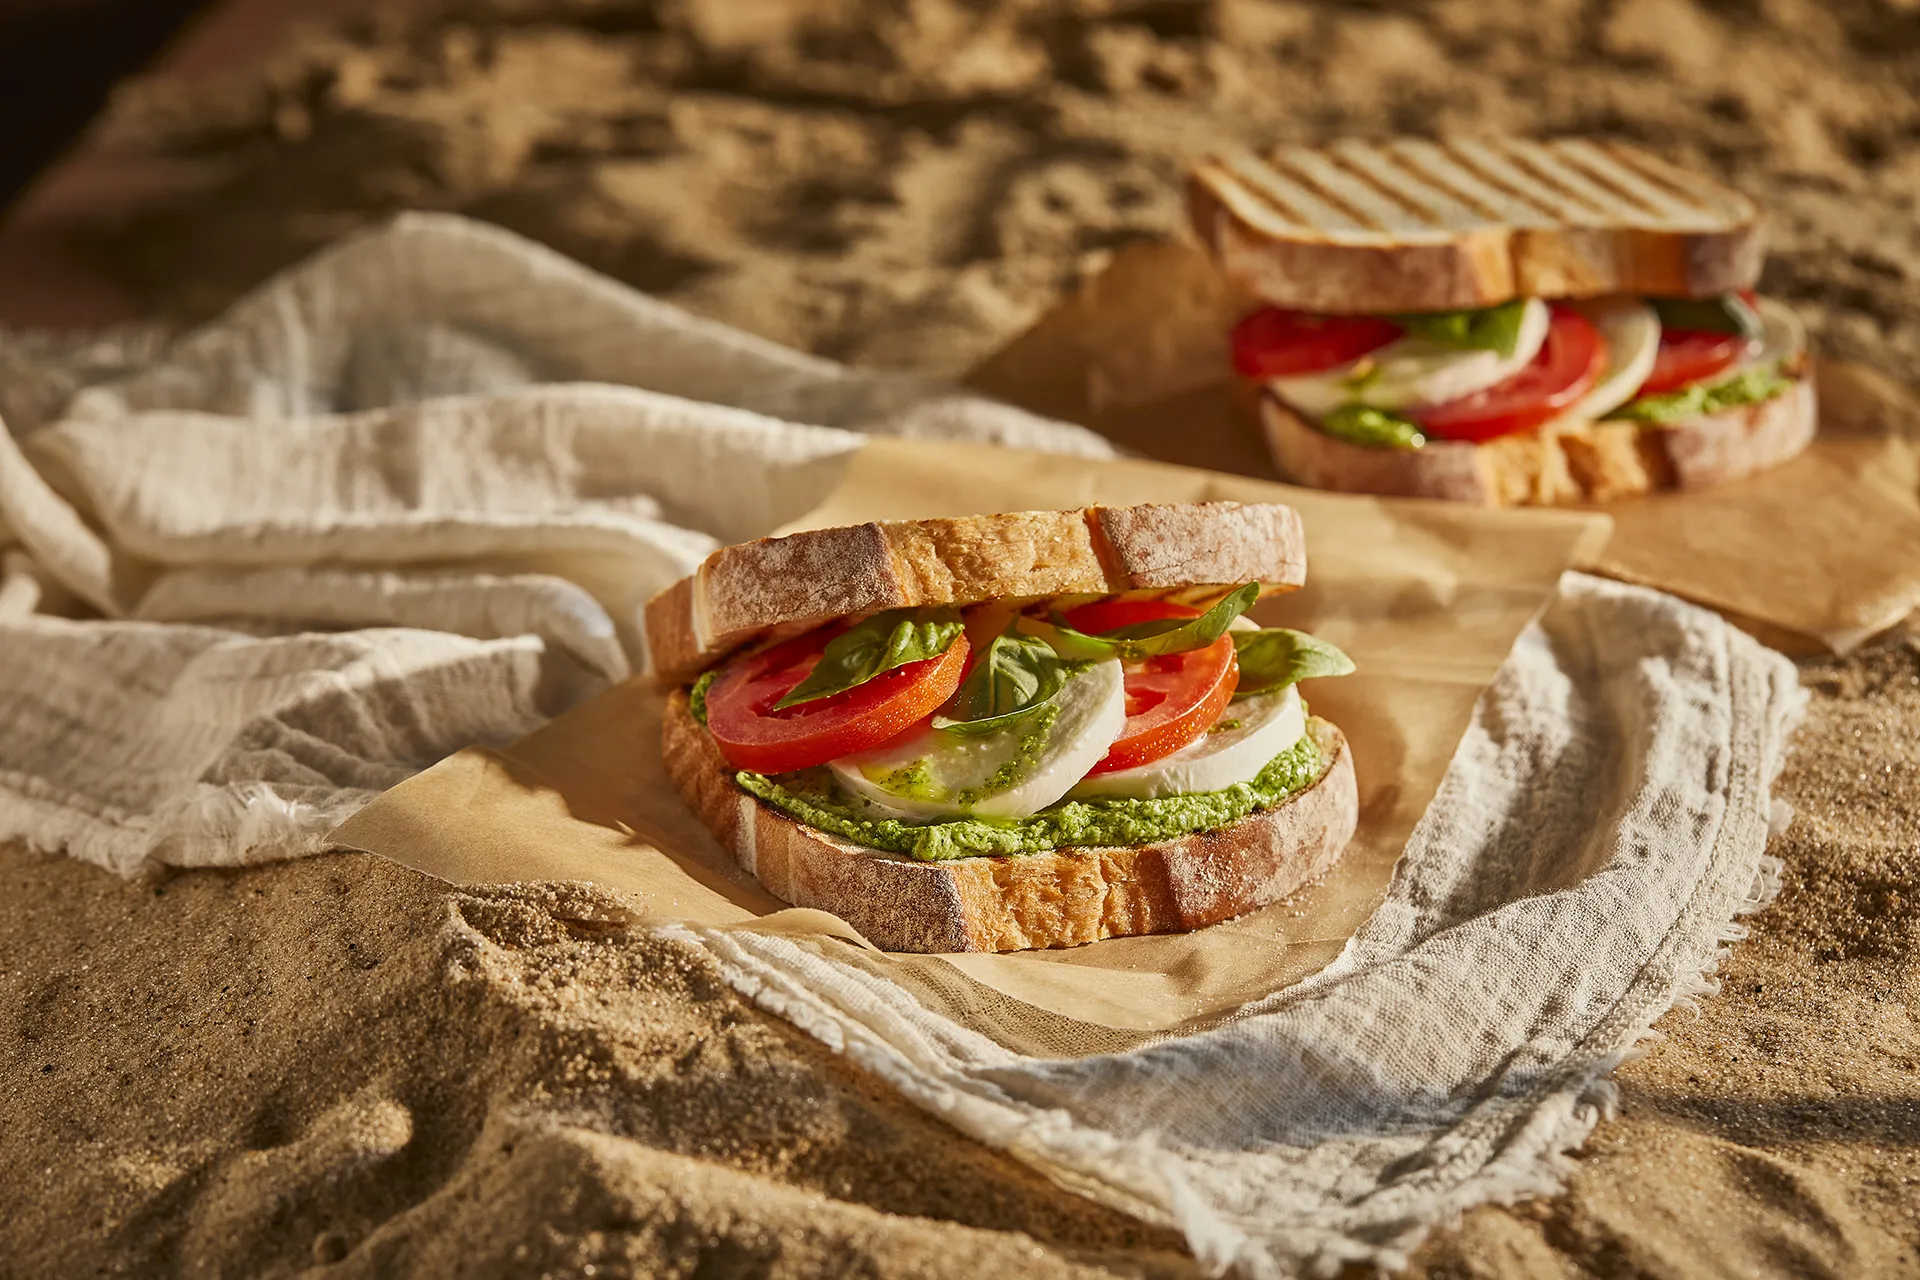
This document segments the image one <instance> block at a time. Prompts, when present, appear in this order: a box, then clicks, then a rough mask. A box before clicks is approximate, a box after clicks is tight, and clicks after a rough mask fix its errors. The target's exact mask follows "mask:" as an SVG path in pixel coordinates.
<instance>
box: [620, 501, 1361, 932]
mask: <svg viewBox="0 0 1920 1280" xmlns="http://www.w3.org/2000/svg"><path fill="white" fill-rule="evenodd" d="M1305 578H1306V554H1305V549H1304V544H1303V535H1302V532H1301V528H1300V519H1299V516H1298V514H1297V513H1296V512H1294V511H1293V509H1292V508H1290V507H1285V506H1278V505H1268V504H1241V503H1233V502H1207V503H1195V504H1151V505H1141V506H1123V507H1091V508H1087V509H1084V510H1078V511H1031V512H1021V513H1016V514H1008V515H992V516H975V517H968V518H964V519H931V520H912V521H901V522H890V523H878V524H863V525H854V526H849V527H843V528H833V529H820V530H814V531H809V532H803V533H795V534H791V535H788V536H785V537H778V538H765V539H761V540H759V541H757V542H749V543H744V544H741V545H739V546H732V547H725V548H722V549H721V550H719V551H716V552H714V553H713V554H712V555H711V556H709V557H708V558H707V559H706V561H705V562H704V563H702V564H701V565H700V567H699V569H698V570H697V571H696V572H695V573H694V574H692V575H691V576H690V577H687V578H684V579H682V580H681V581H679V582H677V583H675V584H674V585H673V586H672V587H670V588H668V589H667V590H666V591H664V592H662V593H661V594H660V595H658V596H656V597H654V598H653V599H652V600H650V601H649V602H648V604H647V607H646V628H647V638H648V643H649V646H650V655H651V659H652V663H653V669H654V673H655V677H656V679H657V680H658V681H660V682H661V683H662V685H663V686H664V687H665V688H666V689H667V691H668V696H667V700H666V709H665V722H664V728H663V731H662V741H661V747H662V751H663V753H664V758H665V763H666V768H667V772H668V774H669V776H670V777H671V778H672V779H673V782H674V785H675V786H676V787H677V788H678V790H679V792H680V794H681V795H682V796H683V797H684V798H685V800H686V802H687V804H688V805H689V806H690V807H691V808H692V809H693V810H694V811H695V812H697V813H698V814H699V816H700V818H701V820H702V821H703V822H704V823H705V824H706V826H707V827H708V829H709V830H711V831H712V832H713V834H714V836H715V837H716V838H717V839H718V840H719V842H720V843H721V844H722V845H723V846H725V847H726V848H727V849H728V850H730V851H731V853H732V855H733V857H734V858H735V860H736V861H737V862H738V863H739V865H740V866H741V867H742V868H743V869H744V870H745V871H746V872H748V873H749V874H751V875H752V876H754V877H755V878H756V879H757V880H758V881H759V882H760V883H761V885H763V886H764V887H765V888H766V889H768V890H769V891H770V892H771V893H772V894H773V895H774V896H775V897H777V898H780V899H783V900H784V901H786V902H788V903H791V904H793V905H794V906H799V907H814V908H819V909H823V910H826V911H831V912H833V913H835V914H837V915H839V916H840V917H842V918H843V919H845V920H846V921H847V922H848V923H850V924H851V925H853V927H854V928H856V929H857V930H859V931H860V933H861V934H862V935H863V936H864V937H865V938H866V939H867V940H868V941H870V942H872V943H873V944H874V945H876V946H878V947H881V948H882V949H884V950H889V951H917V952H955V951H1017V950H1024V949H1027V948H1036V947H1065V946H1074V945H1078V944H1081V943H1086V942H1093V941H1096V940H1098V939H1102V938H1111V937H1119V936H1126V935H1135V934H1147V933H1164V932H1173V931H1184V930H1192V929H1198V928H1201V927H1203V926H1206V925H1210V924H1214V923H1216V922H1218V921H1221V920H1225V919H1228V918H1230V917H1233V916H1237V915H1241V914H1243V913H1245V912H1247V911H1251V910H1253V909H1254V908H1256V907H1260V906H1263V905H1265V904H1267V903H1270V902H1274V901H1277V900H1278V899H1280V898H1283V897H1286V896H1287V895H1289V894H1291V893H1293V892H1294V891H1295V890H1297V889H1299V888H1300V887H1301V886H1303V885H1305V884H1307V883H1308V882H1310V881H1312V880H1314V879H1316V878H1318V877H1319V876H1321V875H1322V874H1324V873H1325V872H1326V871H1327V869H1328V868H1329V867H1330V866H1332V865H1333V863H1334V862H1335V860H1336V859H1337V858H1338V857H1339V856H1340V853H1341V850H1342V849H1343V848H1345V846H1346V843H1347V841H1348V839H1349V837H1351V835H1352V834H1353V830H1354V825H1355V822H1356V821H1357V816H1358V793H1357V791H1356V789H1355V783H1354V774H1353V764H1352V759H1351V754H1350V752H1349V750H1348V747H1347V743H1346V739H1345V738H1344V737H1343V736H1342V735H1341V733H1340V730H1339V729H1337V728H1335V727H1334V726H1333V725H1332V724H1330V723H1328V722H1327V721H1325V720H1322V719H1319V718H1317V717H1315V716H1314V715H1312V714H1311V712H1310V711H1309V709H1308V707H1307V704H1306V702H1305V700H1304V699H1303V698H1302V697H1301V691H1300V688H1299V684H1300V682H1301V681H1302V680H1305V679H1313V678H1320V677H1329V676H1337V675H1343V674H1346V673H1347V672H1349V671H1351V670H1352V669H1353V664H1352V663H1351V662H1350V661H1349V660H1348V659H1347V657H1346V656H1345V655H1344V654H1342V653H1341V652H1340V651H1339V650H1338V649H1336V648H1334V647H1333V646H1331V645H1329V644H1326V643H1325V642H1323V641H1320V640H1317V639H1315V638H1314V637H1312V636H1309V635H1306V634H1304V633H1301V632H1298V631H1291V630H1287V629H1284V628H1262V627H1259V626H1257V625H1255V624H1254V623H1253V622H1252V621H1251V620H1249V619H1248V618H1247V617H1246V616H1245V614H1246V610H1247V609H1248V608H1249V607H1250V606H1251V605H1252V604H1253V603H1254V602H1255V601H1256V600H1258V599H1260V598H1261V597H1262V596H1265V595H1273V594H1275V593H1279V592H1285V591H1291V590H1294V589H1295V588H1298V587H1299V586H1300V585H1301V584H1302V583H1303V582H1304V581H1305Z"/></svg>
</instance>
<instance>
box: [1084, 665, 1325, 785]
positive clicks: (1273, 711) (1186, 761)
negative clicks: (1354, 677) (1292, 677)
mask: <svg viewBox="0 0 1920 1280" xmlns="http://www.w3.org/2000/svg"><path fill="white" fill-rule="evenodd" d="M1306 731H1307V715H1306V709H1305V707H1304V706H1303V704H1302V703H1301V701H1300V691H1299V690H1298V689H1297V688H1295V687H1293V686H1292V685H1289V686H1287V688H1285V689H1283V690H1282V691H1280V692H1279V693H1272V694H1262V695H1260V696H1258V697H1253V698H1244V699H1242V700H1240V701H1239V702H1230V703H1228V704H1227V709H1226V710H1225V711H1224V712H1222V713H1221V716H1220V719H1219V721H1218V722H1217V723H1216V724H1215V725H1214V726H1213V728H1212V730H1211V731H1209V732H1208V733H1207V734H1206V735H1205V736H1204V737H1202V738H1201V739H1200V740H1199V741H1198V742H1192V743H1188V744H1187V745H1186V746H1184V747H1182V748H1181V749H1180V750H1178V751H1176V752H1174V753H1173V754H1172V755H1170V756H1163V757H1161V758H1160V759H1158V760H1155V761H1153V762H1152V763H1151V764H1143V765H1138V766H1136V767H1134V768H1132V769H1116V770H1114V771H1113V772H1112V773H1101V774H1096V775H1094V776H1093V777H1091V778H1085V779H1083V780H1082V781H1081V782H1080V785H1078V786H1076V787H1075V788H1074V789H1073V790H1072V791H1071V792H1069V793H1068V794H1069V795H1071V796H1072V797H1073V798H1074V799H1076V800H1085V799H1092V798H1095V797H1113V796H1124V797H1127V798H1130V799H1136V800H1152V799H1154V798H1156V797H1159V796H1180V795H1194V794H1196V793H1199V792H1203V791H1224V790H1225V789H1226V788H1228V787H1231V786H1233V785H1234V784H1235V783H1239V782H1251V781H1253V780H1254V779H1255V778H1256V777H1258V776H1259V774H1260V771H1261V770H1262V769H1264V768H1266V767H1267V765H1268V764H1269V763H1271V762H1272V760H1273V758H1274V757H1275V756H1277V755H1279V754H1280V753H1281V752H1283V751H1285V750H1287V748H1289V747H1291V746H1293V745H1294V744H1295V743H1296V742H1298V741H1300V737H1301V735H1302V734H1304V733H1306Z"/></svg>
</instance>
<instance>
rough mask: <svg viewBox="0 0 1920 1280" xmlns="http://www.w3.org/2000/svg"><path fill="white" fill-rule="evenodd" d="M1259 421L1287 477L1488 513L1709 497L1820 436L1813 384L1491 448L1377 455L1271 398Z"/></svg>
mask: <svg viewBox="0 0 1920 1280" xmlns="http://www.w3.org/2000/svg"><path fill="white" fill-rule="evenodd" d="M1260 417H1261V425H1262V426H1263V428H1264V429H1265V431H1266V435H1267V443H1268V446H1269V447H1270V448H1271V449H1272V451H1273V460H1274V463H1275V465H1276V466H1278V467H1279V468H1280V472H1281V474H1282V475H1284V476H1286V477H1287V478H1288V479H1290V480H1292V481H1294V482H1295V483H1297V484H1305V485H1311V486H1313V487H1314V488H1317V489H1337V490H1341V491H1344V492H1347V493H1377V494H1383V495H1386V496H1389V497H1401V498H1446V499H1451V500H1453V501H1456V502H1476V503H1480V504H1482V505H1484V506H1494V507H1517V506H1552V505H1564V504H1575V503H1587V502H1610V501H1612V500H1614V499H1617V498H1630V497H1635V496H1638V495H1640V494H1645V493H1652V492H1654V491H1656V490H1660V489H1704V488H1708V487H1710V486H1712V485H1717V484H1725V483H1727V482H1728V481H1731V480H1738V479H1741V478H1742V477H1744V476H1750V475H1753V474H1754V473H1756V472H1759V471H1764V470H1766V469H1767V468H1769V467H1775V466H1778V465H1779V464H1781V463H1782V462H1785V461H1787V460H1788V459H1789V458H1792V457H1793V456H1794V455H1796V454H1798V453H1799V452H1801V450H1803V449H1805V448H1806V447H1807V445H1808V444H1809V443H1810V442H1811V441H1812V440H1813V435H1814V427H1815V423H1816V419H1817V417H1818V415H1817V412H1816V409H1815V403H1814V391H1813V384H1812V383H1811V382H1810V381H1808V380H1807V379H1806V378H1804V377H1803V378H1800V379H1798V380H1797V381H1796V382H1795V383H1794V385H1793V387H1792V388H1791V389H1789V390H1787V391H1784V392H1782V393H1781V394H1780V395H1777V396H1774V397H1773V398H1772V399H1769V400H1763V401H1761V402H1760V403H1759V404H1750V405H1741V406H1739V407H1737V408H1732V409H1723V410H1721V411H1720V412H1718V413H1709V414H1701V415H1698V416H1696V417H1692V418H1687V419H1684V420H1682V421H1679V422H1674V423H1668V424H1665V425H1662V426H1643V425H1641V424H1639V423H1635V422H1624V421H1620V422H1605V421H1603V422H1586V423H1578V424H1567V425H1554V424H1549V425H1548V426H1547V427H1545V428H1542V429H1541V430H1540V431H1538V432H1528V433H1524V434H1521V435H1513V436H1503V437H1501V438H1499V439H1497V440H1491V441H1488V442H1487V443H1485V444H1467V443H1464V442H1460V441H1451V440H1436V441H1430V442H1429V443H1428V444H1427V445H1426V447H1425V448H1422V449H1373V448H1367V447H1366V446H1363V445H1357V444H1350V443H1348V442H1347V441H1345V440H1340V439H1337V438H1336V437H1334V436H1330V435H1328V434H1326V433H1325V432H1323V431H1321V430H1319V429H1318V428H1316V427H1314V426H1312V425H1311V424H1310V423H1308V422H1307V420H1306V419H1305V418H1303V417H1301V416H1300V414H1298V413H1297V412H1295V411H1294V410H1293V409H1291V408H1289V407H1288V406H1287V405H1285V404H1283V403H1281V402H1280V401H1279V400H1278V399H1276V398H1275V397H1274V396H1273V395H1271V394H1265V395H1263V396H1262V397H1261V401H1260Z"/></svg>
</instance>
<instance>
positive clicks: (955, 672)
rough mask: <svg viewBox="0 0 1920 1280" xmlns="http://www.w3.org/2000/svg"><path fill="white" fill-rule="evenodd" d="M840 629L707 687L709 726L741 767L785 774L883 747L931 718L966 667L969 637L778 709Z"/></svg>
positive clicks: (762, 656)
mask: <svg viewBox="0 0 1920 1280" xmlns="http://www.w3.org/2000/svg"><path fill="white" fill-rule="evenodd" d="M840 631H841V628H839V627H822V628H821V629H819V630H818V631H810V632H808V633H807V634H806V635H804V636H801V637H799V638H798V639H796V640H789V641H787V642H786V643H785V644H779V645H775V646H774V647H773V648H771V649H767V650H765V651H764V652H761V653H756V654H752V655H750V656H748V657H745V658H742V659H740V660H739V661H737V662H735V663H734V664H733V665H731V666H729V667H728V668H727V669H726V670H725V671H723V672H722V673H721V674H720V678H719V679H717V680H715V681H714V682H713V684H712V685H711V686H710V687H709V688H708V689H707V731H708V732H709V733H711V734H713V738H714V741H715V742H718V743H719V744H720V753H721V754H722V755H724V756H726V758H727V763H729V764H731V765H732V766H733V767H734V768H736V769H752V770H754V771H755V772H756V773H787V772H789V771H791V770H794V769H808V768H811V767H813V766H814V765H817V764H825V763H826V762H827V761H829V760H835V759H838V758H839V757H841V756H844V755H851V754H852V753H854V752H856V751H865V750H866V749H867V748H868V747H877V746H879V745H880V744H881V743H883V742H885V741H886V740H887V739H889V738H891V737H894V736H896V735H897V734H899V733H901V732H903V731H904V730H906V729H907V728H908V727H909V726H911V725H913V724H914V723H915V722H917V721H920V720H924V719H926V718H927V717H928V716H930V715H932V714H933V712H934V709H935V708H936V707H938V706H939V705H940V704H941V703H943V702H945V701H946V700H947V699H948V698H951V697H952V696H953V693H954V690H956V689H958V688H959V687H960V677H961V675H962V673H964V672H965V671H966V668H967V638H966V637H965V636H964V635H963V636H957V637H955V638H954V642H953V644H952V645H951V646H950V647H949V648H948V649H947V651H946V652H945V653H943V654H941V655H940V656H939V657H937V658H927V659H925V660H924V661H921V662H909V663H907V664H906V665H905V666H899V667H895V668H894V669H893V670H891V671H883V672H881V673H880V674H879V675H877V676H875V677H874V678H873V679H871V680H869V681H867V682H866V683H865V684H862V685H856V686H854V687H853V688H851V689H848V690H847V691H846V692H844V693H836V694H833V695H832V696H831V697H826V698H821V699H818V700H817V701H814V702H803V703H801V704H800V705H798V706H794V707H787V708H784V709H783V710H779V711H775V710H774V709H773V704H774V703H776V702H778V701H780V699H782V698H784V697H786V696H787V692H788V691H789V690H791V689H792V688H793V686H795V685H797V684H799V683H800V682H801V681H802V680H804V679H806V678H807V673H808V672H810V671H812V670H813V668H814V664H815V663H817V662H819V661H820V651H821V650H822V649H824V648H826V646H827V641H829V640H831V639H833V637H834V636H836V635H838V634H839V633H840Z"/></svg>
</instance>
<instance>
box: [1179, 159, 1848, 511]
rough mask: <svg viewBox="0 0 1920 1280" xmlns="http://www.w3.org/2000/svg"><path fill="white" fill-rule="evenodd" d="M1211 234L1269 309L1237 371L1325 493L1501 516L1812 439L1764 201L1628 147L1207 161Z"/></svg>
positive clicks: (1251, 324)
mask: <svg viewBox="0 0 1920 1280" xmlns="http://www.w3.org/2000/svg"><path fill="white" fill-rule="evenodd" d="M1190 195H1191V196H1192V209H1193V217H1194V223H1195V227H1196V230H1198V231H1199V233H1200V234H1201V236H1202V238H1203V239H1204V240H1205V242H1206V243H1207V245H1208V246H1209V248H1210V249H1211V250H1212V252H1213V254H1214V256H1215V258H1216V260H1217V261H1218V262H1219V263H1220V265H1221V266H1222V268H1223V269H1225V270H1226V271H1227V272H1228V273H1229V274H1231V275H1233V276H1234V277H1235V279H1237V280H1238V281H1239V282H1240V283H1241V284H1242V285H1243V286H1244V287H1245V288H1246V289H1247V290H1248V291H1250V292H1251V293H1252V294H1254V295H1255V296H1257V297H1258V298H1260V299H1261V301H1262V303H1263V305H1260V306H1259V307H1257V308H1256V309H1254V310H1253V311H1251V312H1250V313H1249V314H1247V315H1246V316H1245V317H1244V318H1242V319H1241V320H1240V322H1239V323H1238V325H1236V326H1235V329H1234V332H1233V335H1232V348H1233V359H1234V365H1235V368H1236V369H1237V371H1238V372H1239V373H1240V374H1241V375H1242V376H1243V377H1245V378H1248V379H1250V380H1252V381H1253V382H1254V383H1256V384H1257V385H1258V387H1259V388H1260V392H1261V394H1260V397H1259V399H1260V413H1261V419H1262V423H1263V426H1264V429H1265V431H1266V434H1267V437H1268V441H1269V444H1270V445H1271V447H1272V450H1273V453H1274V456H1275V461H1276V463H1277V464H1278V465H1279V467H1280V468H1281V469H1282V471H1284V472H1285V473H1286V474H1287V475H1288V476H1289V477H1290V478H1292V479H1295V480H1297V481H1299V482H1301V483H1305V484H1311V485H1315V486H1318V487H1322V488H1333V489H1347V490H1354V491H1360V492H1372V493H1387V494H1399V495H1405V496H1425V497H1444V498H1455V499H1463V500H1468V501H1477V502H1483V503H1489V504H1496V505H1516V504H1532V503H1563V502H1584V501H1595V500H1607V499H1612V498H1619V497H1624V496H1629V495H1633V494H1639V493H1646V492H1649V491H1651V490H1655V489H1661V488H1672V487H1679V488H1696V487H1702V486H1706V485H1712V484H1719V483H1723V482H1725V481H1728V480H1732V479H1737V478H1739V477H1741V476H1745V475H1749V474H1752V473H1753V472H1755V471H1758V470H1760V469H1762V468H1765V467H1769V466H1773V465H1776V464H1777V463H1779V462H1782V461H1785V460H1786V459H1787V458H1790V457H1792V456H1793V455H1794V454H1796V453H1798V452H1800V451H1801V450H1802V449H1804V448H1805V447H1806V445H1807V443H1808V442H1809V441H1810V440H1811V439H1812V436H1813V432H1814V426H1815V410H1814V398H1813V390H1812V386H1811V383H1810V381H1809V379H1808V376H1807V358H1806V342H1805V331H1804V328H1803V326H1802V325H1801V324H1800V322H1799V320H1798V319H1797V318H1796V317H1795V316H1794V314H1793V313H1792V312H1791V311H1790V310H1789V309H1788V308H1787V307H1785V306H1784V305H1783V304H1781V303H1779V302H1776V301H1774V300H1771V299H1766V298H1762V297H1759V296H1758V295H1757V294H1755V293H1754V292H1753V289H1752V285H1753V283H1754V280H1755V279H1756V278H1757V276H1758V274H1759V268H1760V260H1761V240H1760V232H1759V225H1758V213H1757V211H1756V210H1755V208H1754V206H1753V205H1752V203H1751V202H1750V201H1748V200H1747V199H1746V198H1745V197H1743V196H1741V195H1739V194H1738V193H1736V192H1733V191H1731V190H1729V189H1727V188H1725V187H1722V186H1720V185H1719V184H1717V183H1714V182H1712V181H1710V180H1707V179H1704V178H1701V177H1699V176H1697V175H1695V174H1692V173H1690V172H1688V171H1686V170H1681V169H1677V168H1675V167H1673V166H1670V165H1666V164H1664V163H1663V162H1660V161H1658V160H1655V159H1654V158H1652V157H1650V156H1647V155H1645V154H1644V153H1641V152H1638V151H1635V150H1633V149H1631V148H1627V147H1621V146H1615V145H1601V144H1597V143H1591V142H1584V141H1577V140H1567V141H1560V142H1553V143H1534V142H1521V141H1515V140H1507V141H1500V142H1484V141H1481V142H1475V141H1458V140H1456V141H1451V142H1427V141H1401V142H1395V143H1387V144H1360V143H1342V144H1336V145H1335V146H1333V147H1330V148H1325V149H1322V150H1308V149H1305V148H1286V149H1281V150H1278V151H1275V152H1273V153H1270V154H1268V155H1266V156H1259V157H1255V156H1237V157H1229V158H1227V159H1218V160H1211V161H1208V162H1206V163H1204V164H1202V165H1200V166H1199V167H1198V168H1196V170H1195V171H1194V174H1193V177H1192V182H1191V184H1190Z"/></svg>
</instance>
